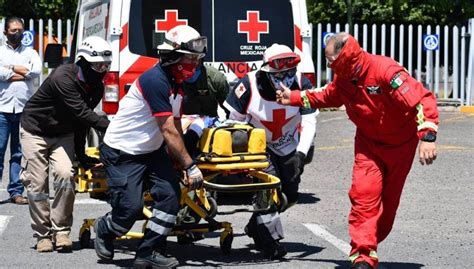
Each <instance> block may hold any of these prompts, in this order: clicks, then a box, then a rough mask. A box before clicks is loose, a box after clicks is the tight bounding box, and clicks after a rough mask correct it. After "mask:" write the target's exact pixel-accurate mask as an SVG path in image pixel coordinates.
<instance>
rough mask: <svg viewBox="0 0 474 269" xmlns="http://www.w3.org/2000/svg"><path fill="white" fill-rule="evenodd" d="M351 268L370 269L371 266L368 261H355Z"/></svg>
mask: <svg viewBox="0 0 474 269" xmlns="http://www.w3.org/2000/svg"><path fill="white" fill-rule="evenodd" d="M351 269H372V266H371V265H370V264H369V263H368V262H356V263H354V264H353V265H352V267H351Z"/></svg>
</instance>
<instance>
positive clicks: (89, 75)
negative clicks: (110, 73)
mask: <svg viewBox="0 0 474 269" xmlns="http://www.w3.org/2000/svg"><path fill="white" fill-rule="evenodd" d="M76 64H77V65H78V66H80V67H81V70H82V74H83V75H84V79H85V80H86V83H87V84H89V85H96V84H100V83H102V80H104V76H105V73H106V72H103V73H99V72H96V71H94V70H93V69H92V68H91V64H90V63H89V62H88V61H86V59H84V58H81V59H80V60H79V61H78V62H77V63H76Z"/></svg>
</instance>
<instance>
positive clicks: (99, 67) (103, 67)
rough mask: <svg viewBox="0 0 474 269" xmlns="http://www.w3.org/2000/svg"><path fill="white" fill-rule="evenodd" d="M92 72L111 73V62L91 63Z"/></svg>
mask: <svg viewBox="0 0 474 269" xmlns="http://www.w3.org/2000/svg"><path fill="white" fill-rule="evenodd" d="M91 68H92V70H94V71H96V72H98V73H104V72H107V71H109V69H110V63H109V62H98V63H91Z"/></svg>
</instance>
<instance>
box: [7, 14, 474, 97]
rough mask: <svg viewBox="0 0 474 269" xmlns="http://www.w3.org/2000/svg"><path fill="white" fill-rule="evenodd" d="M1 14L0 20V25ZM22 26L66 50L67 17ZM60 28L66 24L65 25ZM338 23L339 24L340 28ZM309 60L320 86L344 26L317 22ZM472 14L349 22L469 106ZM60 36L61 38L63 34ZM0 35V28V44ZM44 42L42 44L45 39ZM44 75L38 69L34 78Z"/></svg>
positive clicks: (434, 87) (368, 42)
mask: <svg viewBox="0 0 474 269" xmlns="http://www.w3.org/2000/svg"><path fill="white" fill-rule="evenodd" d="M4 23H5V19H2V20H1V21H0V27H1V28H0V29H4ZM25 26H26V27H25V28H27V29H28V30H31V31H34V32H35V33H37V35H36V37H43V38H38V40H37V46H35V48H36V49H37V50H38V53H39V55H40V57H41V59H43V54H44V48H45V47H46V45H47V43H64V44H66V46H65V49H66V54H67V55H69V54H70V50H71V39H72V35H71V33H72V28H71V20H66V21H62V20H57V21H56V22H54V21H53V20H51V19H49V20H42V19H41V20H38V21H36V22H35V21H33V20H29V23H28V24H25ZM64 27H65V29H64ZM342 27H343V28H342ZM313 30H314V31H313V51H314V53H313V59H314V62H315V67H316V78H317V80H316V84H317V85H316V86H318V87H320V86H322V85H323V84H325V83H326V82H328V81H331V79H332V73H331V70H330V69H329V68H327V67H326V60H325V57H324V48H323V47H324V44H323V34H324V33H329V32H340V31H346V32H348V31H349V25H348V24H345V25H343V26H341V25H340V24H326V25H323V24H317V25H315V27H314V29H313ZM427 34H436V35H438V37H439V38H438V49H437V50H424V49H423V47H424V46H423V41H424V40H423V37H424V35H427ZM473 34H474V19H471V20H469V23H468V25H467V26H462V27H458V26H454V27H448V26H440V25H437V26H434V27H431V26H421V25H416V26H413V25H397V26H396V25H385V24H382V25H375V24H374V25H370V26H369V25H367V24H363V25H359V24H355V25H354V37H355V38H356V39H358V40H359V42H360V43H361V45H362V47H363V48H364V49H365V50H366V51H368V52H370V53H373V54H381V55H386V56H389V57H391V58H393V59H395V60H396V61H398V62H399V63H400V64H402V65H403V66H405V68H406V69H407V70H408V72H409V73H410V74H411V75H413V76H414V77H415V78H416V79H417V80H419V81H421V82H422V83H423V84H424V85H425V86H426V87H427V88H428V89H430V90H431V91H433V92H434V93H435V95H436V96H437V97H438V100H439V102H441V103H448V104H455V105H472V103H473V100H472V98H473V97H474V94H472V92H473V91H474V77H473V75H474V69H473V68H474V42H470V37H471V36H472V35H473ZM64 35H65V37H64ZM4 40H5V38H4V37H3V31H0V45H2V44H3V42H4ZM45 43H46V44H45ZM43 79H44V76H43V74H42V75H41V77H40V80H39V82H42V81H43Z"/></svg>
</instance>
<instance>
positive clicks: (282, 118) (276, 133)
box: [260, 108, 294, 141]
mask: <svg viewBox="0 0 474 269" xmlns="http://www.w3.org/2000/svg"><path fill="white" fill-rule="evenodd" d="M272 114H273V115H272V116H273V121H264V120H261V121H260V122H262V124H263V126H265V127H266V128H267V129H268V130H269V131H270V132H272V141H275V140H277V139H278V138H280V137H281V136H282V133H283V132H282V130H283V127H284V126H285V125H286V124H287V123H288V122H289V121H290V120H291V119H292V118H293V117H294V115H293V116H291V117H290V118H289V119H287V118H286V109H284V108H279V109H274V110H273V111H272Z"/></svg>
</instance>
